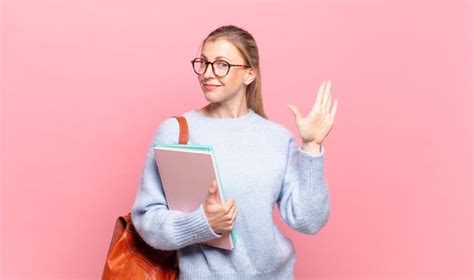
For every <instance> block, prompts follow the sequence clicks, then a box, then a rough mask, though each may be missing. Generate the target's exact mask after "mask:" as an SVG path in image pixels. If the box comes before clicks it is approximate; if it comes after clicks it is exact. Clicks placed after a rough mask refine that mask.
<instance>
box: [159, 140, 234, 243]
mask: <svg viewBox="0 0 474 280" xmlns="http://www.w3.org/2000/svg"><path fill="white" fill-rule="evenodd" d="M153 149H154V152H155V160H156V163H157V166H158V170H159V173H160V178H161V181H162V183H163V190H164V192H165V196H166V200H167V203H168V207H169V209H171V210H179V211H182V212H185V213H188V212H192V211H195V210H196V209H197V208H198V207H199V206H200V204H203V203H204V202H205V199H206V198H207V195H208V191H209V188H210V187H211V184H212V181H213V180H216V182H217V201H218V203H224V202H225V201H226V195H225V192H224V187H223V185H222V180H221V178H220V175H219V170H218V168H217V165H216V160H215V155H214V152H213V150H212V146H209V145H188V144H155V145H154V146H153ZM236 241H237V240H236V237H235V233H234V231H233V230H231V231H230V232H229V233H223V234H222V236H221V237H220V238H216V239H212V240H209V241H207V242H202V243H201V244H206V245H208V246H213V247H218V248H222V249H226V250H232V249H233V248H234V245H235V243H236Z"/></svg>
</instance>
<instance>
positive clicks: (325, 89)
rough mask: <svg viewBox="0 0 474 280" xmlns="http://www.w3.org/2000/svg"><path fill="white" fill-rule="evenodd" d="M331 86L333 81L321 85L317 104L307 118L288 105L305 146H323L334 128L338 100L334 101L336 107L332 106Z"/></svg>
mask: <svg viewBox="0 0 474 280" xmlns="http://www.w3.org/2000/svg"><path fill="white" fill-rule="evenodd" d="M331 86H332V82H331V81H324V82H323V83H322V84H321V86H320V87H319V91H318V96H317V97H316V102H315V103H314V105H313V108H312V109H311V112H309V114H308V115H307V116H306V117H303V116H302V115H301V113H300V110H298V108H296V107H295V106H293V105H291V104H288V108H289V109H290V110H291V111H292V112H293V115H294V116H295V118H296V126H297V127H298V132H299V134H300V137H301V141H302V142H303V144H308V143H314V144H318V145H321V144H322V143H323V140H324V138H326V136H327V135H328V134H329V132H330V131H331V129H332V127H333V126H334V118H335V117H336V112H337V99H336V100H335V101H334V105H331Z"/></svg>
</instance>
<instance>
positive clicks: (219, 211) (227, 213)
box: [204, 180, 237, 234]
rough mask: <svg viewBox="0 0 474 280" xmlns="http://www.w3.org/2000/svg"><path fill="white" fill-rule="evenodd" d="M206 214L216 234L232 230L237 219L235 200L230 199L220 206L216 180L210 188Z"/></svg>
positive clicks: (205, 208) (205, 206) (205, 207)
mask: <svg viewBox="0 0 474 280" xmlns="http://www.w3.org/2000/svg"><path fill="white" fill-rule="evenodd" d="M204 212H205V213H206V217H207V221H208V222H209V224H210V225H211V228H212V230H213V231H214V232H216V233H218V234H222V233H224V232H229V231H231V230H232V228H233V226H234V222H235V218H236V217H237V208H236V206H235V200H234V199H233V198H229V199H228V200H227V201H226V202H225V203H224V204H220V203H219V202H218V200H217V183H216V181H215V180H213V182H212V185H211V187H210V188H209V192H208V194H207V198H206V201H205V203H204Z"/></svg>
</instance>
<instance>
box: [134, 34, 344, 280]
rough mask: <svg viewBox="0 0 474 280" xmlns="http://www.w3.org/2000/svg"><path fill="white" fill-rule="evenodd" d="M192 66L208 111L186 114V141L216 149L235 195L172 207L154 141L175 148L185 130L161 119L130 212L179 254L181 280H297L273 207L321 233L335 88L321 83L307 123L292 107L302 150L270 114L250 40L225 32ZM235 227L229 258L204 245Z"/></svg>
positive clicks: (151, 237) (152, 238) (141, 229)
mask: <svg viewBox="0 0 474 280" xmlns="http://www.w3.org/2000/svg"><path fill="white" fill-rule="evenodd" d="M200 49H201V51H200V54H199V57H196V58H195V59H193V60H192V61H191V63H192V66H193V70H194V72H195V73H196V74H197V77H198V82H199V84H200V86H201V89H202V91H203V94H204V97H205V98H206V100H207V101H208V102H209V103H208V104H207V105H206V106H205V107H202V108H199V109H195V110H191V111H188V112H185V113H183V114H181V115H183V116H185V117H186V119H187V121H188V124H189V142H188V143H189V144H196V145H197V144H205V145H212V146H213V149H214V152H215V155H216V160H217V161H218V162H217V164H218V166H219V172H220V174H221V176H222V177H221V178H222V180H223V184H224V186H225V191H226V194H227V196H228V199H227V201H226V202H225V203H224V204H218V203H217V202H216V199H215V194H216V185H215V182H209V193H208V197H207V199H206V200H205V201H203V203H202V204H201V205H200V207H199V208H198V209H196V210H195V211H193V212H190V213H183V212H180V211H171V210H169V209H168V206H167V203H166V198H165V195H164V192H163V188H162V183H161V181H160V177H159V171H158V169H157V166H156V163H155V159H154V153H153V147H152V146H153V144H156V143H174V144H176V143H178V138H179V124H178V122H177V120H176V119H175V118H173V117H170V118H168V119H166V120H164V121H163V122H162V123H161V124H160V126H159V128H158V130H157V132H156V135H155V136H154V138H153V139H152V143H151V144H150V146H149V148H148V153H147V158H146V162H145V167H144V170H143V174H142V179H141V182H140V186H139V188H138V193H137V196H136V199H135V203H134V206H133V208H132V220H133V223H134V226H135V228H136V230H137V232H138V233H139V234H140V235H141V236H142V238H143V239H144V240H145V241H146V242H147V243H148V244H150V245H151V246H152V247H155V248H158V249H161V250H177V253H178V262H179V278H180V279H246V280H248V279H293V277H294V276H293V268H294V265H295V261H296V257H295V250H294V246H293V243H292V242H291V241H290V240H289V239H288V238H287V237H285V236H284V235H283V234H282V233H281V232H280V230H279V229H278V228H277V226H276V225H275V223H274V221H273V218H272V210H273V207H274V205H275V204H277V205H278V209H279V213H280V216H281V219H283V220H284V221H285V222H286V223H287V224H288V225H289V226H290V227H292V228H293V229H295V230H297V231H299V232H302V233H306V234H316V233H317V232H318V231H320V230H321V228H322V227H323V226H324V225H325V224H326V222H327V220H328V217H329V208H330V207H329V193H328V187H327V184H326V181H325V177H324V168H323V161H324V153H325V149H324V147H323V146H322V143H323V140H324V139H325V138H326V137H327V135H328V133H329V131H330V130H331V128H332V127H333V125H334V119H335V115H336V110H337V100H335V102H334V104H333V106H332V105H331V82H330V81H325V82H323V83H322V84H321V86H320V88H319V92H318V94H317V97H316V101H315V103H314V106H313V108H312V110H311V112H310V113H309V114H308V115H307V116H303V115H301V113H300V112H299V110H298V109H297V108H296V107H295V106H293V105H289V109H290V111H291V112H292V113H293V115H294V117H295V120H296V126H297V128H298V132H299V136H300V137H301V141H302V146H301V147H299V146H297V144H296V141H295V139H294V137H293V135H292V133H291V132H290V131H289V130H288V129H287V128H285V127H284V126H282V125H280V124H278V123H276V122H272V121H270V120H268V118H267V117H266V115H265V112H264V109H263V101H262V89H261V73H260V64H259V55H258V49H257V45H256V42H255V40H254V38H253V36H252V35H251V34H250V33H248V32H247V31H245V30H243V29H242V28H239V27H236V26H233V25H227V26H221V27H219V28H217V29H216V30H214V31H213V32H211V33H210V34H209V35H208V36H207V37H206V38H205V39H204V40H203V42H202V45H201V48H200ZM232 229H233V230H234V233H235V234H236V238H237V240H238V242H237V243H236V244H235V248H234V249H233V250H232V251H228V250H222V249H218V248H215V247H211V246H206V245H203V244H200V242H203V241H208V240H211V239H214V238H219V237H220V236H221V235H222V234H223V233H226V232H228V231H230V230H232Z"/></svg>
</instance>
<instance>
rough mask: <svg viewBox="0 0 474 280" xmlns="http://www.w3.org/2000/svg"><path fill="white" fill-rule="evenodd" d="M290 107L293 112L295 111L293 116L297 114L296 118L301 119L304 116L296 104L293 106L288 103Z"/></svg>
mask: <svg viewBox="0 0 474 280" xmlns="http://www.w3.org/2000/svg"><path fill="white" fill-rule="evenodd" d="M288 108H290V110H291V112H292V113H293V116H295V118H296V120H299V119H300V118H302V117H303V116H302V115H301V112H300V110H299V109H298V108H296V106H293V105H291V104H288Z"/></svg>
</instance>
